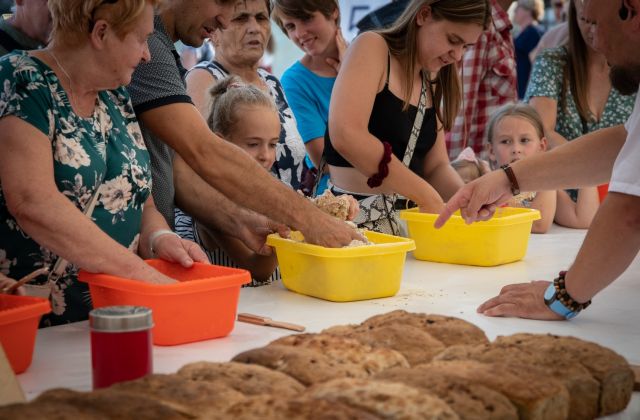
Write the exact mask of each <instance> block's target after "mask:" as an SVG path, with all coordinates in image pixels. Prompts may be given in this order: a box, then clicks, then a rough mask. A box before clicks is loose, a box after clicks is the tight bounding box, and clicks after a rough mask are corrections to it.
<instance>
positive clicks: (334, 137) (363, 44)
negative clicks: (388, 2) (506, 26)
mask: <svg viewBox="0 0 640 420" xmlns="http://www.w3.org/2000/svg"><path fill="white" fill-rule="evenodd" d="M490 13H491V12H490V7H489V3H488V0H483V1H477V0H465V1H460V0H412V1H411V3H410V4H409V5H408V7H407V9H406V11H405V12H404V14H403V15H402V16H400V18H399V19H398V20H397V21H396V23H395V25H394V26H392V27H391V28H390V29H387V30H383V31H379V32H367V33H364V34H362V35H360V36H359V37H358V38H357V39H356V40H355V41H354V43H353V44H352V45H351V47H350V48H349V51H348V52H347V56H346V59H345V60H344V62H343V64H342V67H341V69H340V73H339V74H338V78H337V80H336V84H335V87H334V90H333V94H332V98H331V107H330V111H329V130H328V136H327V138H326V139H325V143H326V144H325V150H326V152H325V153H326V159H327V163H328V165H329V171H330V174H331V183H332V184H333V188H334V190H336V191H347V192H350V193H352V194H355V195H356V196H359V197H358V198H364V197H366V196H369V195H372V194H393V193H397V194H399V195H401V196H404V197H406V198H408V199H411V200H412V201H414V202H416V203H417V204H418V206H419V207H420V209H421V210H422V211H425V212H430V213H439V212H440V210H442V208H443V204H444V203H443V198H444V199H445V200H446V199H448V198H449V197H450V196H451V195H453V193H455V192H456V191H457V189H458V188H459V187H460V186H462V185H463V182H462V180H461V179H460V177H459V176H458V174H457V173H456V172H455V171H454V170H453V169H452V168H451V166H450V165H449V159H448V157H447V152H446V146H445V141H444V130H448V129H449V128H450V127H451V125H452V123H453V119H454V118H455V115H456V113H457V110H458V107H459V104H460V102H461V88H460V82H459V80H458V76H457V69H456V64H455V63H456V62H457V61H459V60H460V59H461V57H462V54H463V52H464V50H465V48H467V47H468V46H471V45H473V44H474V43H475V42H476V40H477V39H478V37H479V36H480V33H481V32H482V31H483V29H484V28H485V27H486V25H487V24H488V21H489V18H490ZM423 73H424V74H425V76H426V78H427V79H428V80H429V82H427V84H426V85H427V87H428V89H427V95H426V111H425V114H424V118H423V123H422V127H421V130H420V135H419V137H418V140H417V144H416V149H415V152H414V154H413V158H412V159H411V162H410V164H409V168H407V167H406V166H405V165H403V163H402V159H403V157H404V155H405V149H406V147H407V143H408V142H409V137H410V133H411V129H412V127H413V124H414V118H415V115H416V112H417V104H418V101H419V98H420V92H421V86H422V74H423ZM383 142H387V143H389V144H390V145H391V149H392V151H393V155H392V156H391V161H390V162H389V163H388V166H387V168H388V175H386V176H384V177H381V176H380V171H379V170H380V169H381V166H385V165H384V164H382V165H381V164H380V163H381V158H382V157H383V156H384V145H383ZM376 178H377V179H378V181H379V180H380V179H382V184H381V185H379V186H375V184H377V183H376V182H371V181H370V182H369V184H368V183H367V180H368V179H370V180H371V179H376ZM372 184H373V185H374V187H370V186H369V185H372ZM365 210H366V209H365ZM365 213H366V211H365Z"/></svg>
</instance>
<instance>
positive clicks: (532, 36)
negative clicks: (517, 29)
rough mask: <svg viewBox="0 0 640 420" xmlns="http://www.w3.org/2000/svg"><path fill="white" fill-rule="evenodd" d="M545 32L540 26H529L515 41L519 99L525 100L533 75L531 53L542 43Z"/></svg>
mask: <svg viewBox="0 0 640 420" xmlns="http://www.w3.org/2000/svg"><path fill="white" fill-rule="evenodd" d="M543 33H544V32H543V30H542V28H541V27H539V26H538V25H535V24H534V25H529V26H527V27H526V28H525V29H524V30H523V31H522V32H521V33H520V35H518V36H517V37H516V39H514V40H513V44H514V46H515V50H516V69H517V73H518V98H519V99H522V98H524V94H525V92H526V91H527V83H528V82H529V73H531V60H530V59H529V53H530V52H531V51H533V49H534V48H535V47H536V45H538V42H540V38H542V34H543Z"/></svg>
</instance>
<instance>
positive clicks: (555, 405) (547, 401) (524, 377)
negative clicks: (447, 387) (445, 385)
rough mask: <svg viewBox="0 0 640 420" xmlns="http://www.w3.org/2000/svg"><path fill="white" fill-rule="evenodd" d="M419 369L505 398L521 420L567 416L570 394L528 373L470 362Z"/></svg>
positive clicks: (553, 382) (555, 383) (436, 363)
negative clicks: (476, 385) (511, 404)
mask: <svg viewBox="0 0 640 420" xmlns="http://www.w3.org/2000/svg"><path fill="white" fill-rule="evenodd" d="M419 368H420V369H421V371H422V372H424V373H425V375H431V374H432V373H433V374H438V375H453V376H457V377H459V378H462V379H465V380H467V381H468V382H469V383H473V384H480V385H484V386H486V387H487V388H491V389H493V390H496V391H498V392H500V393H501V394H504V395H505V396H506V397H507V398H509V400H510V401H511V402H512V403H513V404H514V405H515V406H516V408H517V409H518V415H519V417H520V418H521V419H527V420H563V419H566V418H567V416H568V415H569V393H568V391H567V388H566V387H565V386H564V385H563V384H562V383H561V382H559V381H557V380H555V379H553V378H549V377H548V376H541V375H540V374H539V373H538V372H535V371H532V370H530V369H521V368H519V367H518V368H516V367H514V366H512V365H503V364H499V363H480V362H476V361H473V360H453V361H434V362H431V363H427V364H426V365H420V366H419Z"/></svg>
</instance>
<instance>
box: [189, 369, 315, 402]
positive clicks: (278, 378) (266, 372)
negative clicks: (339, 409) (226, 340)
mask: <svg viewBox="0 0 640 420" xmlns="http://www.w3.org/2000/svg"><path fill="white" fill-rule="evenodd" d="M178 375H180V376H182V377H185V378H188V379H191V380H193V381H204V382H212V383H220V384H223V385H225V386H228V387H230V388H232V389H235V390H236V391H238V392H241V393H242V394H244V395H251V396H253V395H262V394H273V395H278V396H279V397H291V396H294V395H297V394H299V393H300V392H302V391H303V390H304V389H305V387H304V385H302V384H301V383H300V382H298V381H296V380H295V379H293V378H292V377H291V376H289V375H286V374H284V373H281V372H278V371H276V370H272V369H267V368H266V367H263V366H260V365H248V364H245V363H234V362H228V363H214V362H196V363H189V364H188V365H185V366H183V367H182V368H180V370H179V371H178Z"/></svg>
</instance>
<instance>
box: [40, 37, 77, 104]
mask: <svg viewBox="0 0 640 420" xmlns="http://www.w3.org/2000/svg"><path fill="white" fill-rule="evenodd" d="M44 51H45V52H46V53H47V54H49V55H50V56H51V58H53V60H54V61H55V62H56V64H57V65H58V67H60V70H62V73H63V74H64V75H65V76H66V77H67V79H68V80H69V102H71V107H72V108H75V109H77V110H78V111H80V108H78V104H77V103H76V101H75V95H74V94H73V87H72V86H71V85H72V84H73V82H72V81H71V76H69V73H67V71H66V70H65V69H64V67H62V64H60V61H59V60H58V57H56V55H55V54H54V53H53V51H51V50H49V49H48V48H45V49H44Z"/></svg>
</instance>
